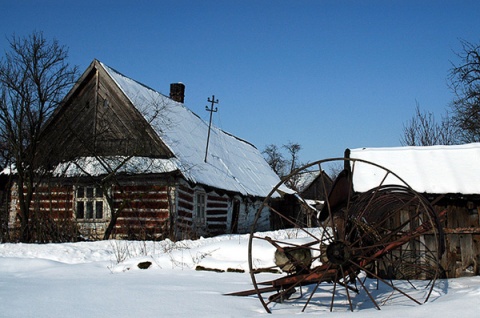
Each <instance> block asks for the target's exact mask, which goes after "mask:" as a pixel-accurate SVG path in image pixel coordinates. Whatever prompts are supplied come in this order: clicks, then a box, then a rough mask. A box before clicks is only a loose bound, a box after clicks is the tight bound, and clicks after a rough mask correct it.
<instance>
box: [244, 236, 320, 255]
mask: <svg viewBox="0 0 480 318" xmlns="http://www.w3.org/2000/svg"><path fill="white" fill-rule="evenodd" d="M253 237H254V238H256V239H263V240H265V241H267V242H269V243H270V244H272V245H273V246H274V247H276V248H277V249H278V250H279V251H281V252H284V250H283V249H284V247H282V246H280V245H279V244H278V243H283V244H285V245H288V246H285V247H298V248H310V247H311V246H312V245H315V244H318V242H319V241H318V240H317V241H313V242H309V243H305V244H294V243H290V242H285V241H279V240H274V239H272V238H271V237H269V236H265V237H261V236H253ZM310 249H313V250H316V251H320V248H318V249H317V248H310Z"/></svg>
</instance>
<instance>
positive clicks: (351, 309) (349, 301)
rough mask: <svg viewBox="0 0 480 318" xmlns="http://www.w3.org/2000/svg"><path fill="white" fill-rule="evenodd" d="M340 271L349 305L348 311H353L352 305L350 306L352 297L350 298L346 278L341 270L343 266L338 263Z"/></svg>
mask: <svg viewBox="0 0 480 318" xmlns="http://www.w3.org/2000/svg"><path fill="white" fill-rule="evenodd" d="M340 272H341V273H342V276H343V281H344V283H345V286H344V287H345V292H346V293H347V299H348V304H349V305H350V311H351V312H353V306H352V299H351V298H350V292H349V291H348V288H347V282H346V281H347V280H346V276H345V272H344V270H343V266H341V265H340Z"/></svg>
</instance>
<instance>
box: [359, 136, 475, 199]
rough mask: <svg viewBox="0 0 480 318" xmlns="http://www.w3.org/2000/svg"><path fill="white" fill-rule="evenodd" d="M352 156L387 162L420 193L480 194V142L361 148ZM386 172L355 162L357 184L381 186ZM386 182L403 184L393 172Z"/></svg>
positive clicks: (382, 163) (385, 165)
mask: <svg viewBox="0 0 480 318" xmlns="http://www.w3.org/2000/svg"><path fill="white" fill-rule="evenodd" d="M350 158H356V159H362V160H366V161H370V162H373V163H375V164H378V165H380V166H383V167H385V168H387V169H389V170H391V171H392V172H393V173H395V174H396V175H398V176H399V177H400V178H401V179H403V180H404V181H405V182H406V183H407V184H408V185H410V186H411V187H412V188H413V189H414V190H415V191H417V192H420V193H435V194H446V193H462V194H480V143H471V144H465V145H456V146H427V147H395V148H358V149H352V150H350ZM384 175H385V173H382V172H379V169H377V168H375V167H373V166H371V165H367V164H362V163H357V164H355V172H354V180H353V184H354V188H355V190H356V191H360V192H362V191H366V190H368V189H371V188H373V187H375V186H378V185H379V184H380V182H381V179H382V178H383V177H384ZM385 184H401V182H400V180H398V178H395V177H394V176H392V175H389V176H388V177H387V179H386V181H385Z"/></svg>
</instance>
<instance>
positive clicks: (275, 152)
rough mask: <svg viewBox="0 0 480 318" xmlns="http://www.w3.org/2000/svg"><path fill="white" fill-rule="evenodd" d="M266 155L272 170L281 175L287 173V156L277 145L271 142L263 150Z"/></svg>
mask: <svg viewBox="0 0 480 318" xmlns="http://www.w3.org/2000/svg"><path fill="white" fill-rule="evenodd" d="M262 153H263V154H264V156H265V160H266V161H267V163H268V164H269V165H270V167H271V168H272V170H273V171H274V172H275V173H276V174H277V175H279V176H283V175H284V174H285V158H284V157H283V154H282V153H281V152H280V150H279V149H278V146H277V145H274V144H270V145H268V146H267V147H265V150H263V151H262Z"/></svg>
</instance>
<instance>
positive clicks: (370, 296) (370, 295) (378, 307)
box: [355, 276, 380, 310]
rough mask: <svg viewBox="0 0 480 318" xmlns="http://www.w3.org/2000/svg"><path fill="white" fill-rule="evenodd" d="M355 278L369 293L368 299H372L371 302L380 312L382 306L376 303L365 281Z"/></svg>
mask: <svg viewBox="0 0 480 318" xmlns="http://www.w3.org/2000/svg"><path fill="white" fill-rule="evenodd" d="M355 278H356V279H357V281H358V282H359V283H360V285H362V288H363V290H364V291H365V292H366V293H367V295H368V298H370V300H371V301H372V303H373V304H374V305H375V307H376V308H377V309H378V310H380V306H378V304H377V302H376V301H375V299H374V298H373V296H372V294H371V293H370V291H369V290H368V288H367V287H366V286H365V284H364V283H363V281H362V280H361V279H360V277H358V276H356V277H355Z"/></svg>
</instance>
